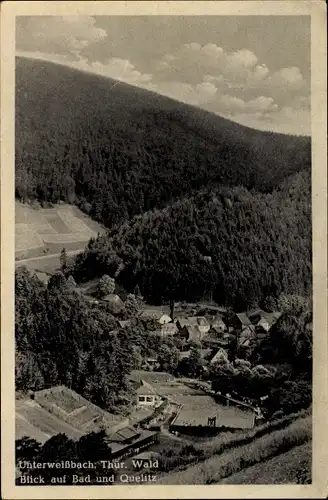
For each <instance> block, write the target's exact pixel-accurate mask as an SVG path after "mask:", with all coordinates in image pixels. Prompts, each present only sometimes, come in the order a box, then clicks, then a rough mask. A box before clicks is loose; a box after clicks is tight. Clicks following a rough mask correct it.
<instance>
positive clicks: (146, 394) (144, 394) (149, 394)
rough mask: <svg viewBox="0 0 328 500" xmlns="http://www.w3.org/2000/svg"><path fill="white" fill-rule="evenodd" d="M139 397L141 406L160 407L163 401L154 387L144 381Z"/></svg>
mask: <svg viewBox="0 0 328 500" xmlns="http://www.w3.org/2000/svg"><path fill="white" fill-rule="evenodd" d="M137 397H138V405H140V406H158V405H159V404H160V403H161V401H162V398H161V396H159V395H158V394H157V392H156V391H155V389H154V388H153V386H152V385H151V384H149V383H148V382H145V381H144V380H141V385H140V386H139V387H138V389H137Z"/></svg>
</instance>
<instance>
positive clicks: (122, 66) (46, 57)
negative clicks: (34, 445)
mask: <svg viewBox="0 0 328 500" xmlns="http://www.w3.org/2000/svg"><path fill="white" fill-rule="evenodd" d="M17 55H20V56H23V57H24V56H25V57H30V58H32V59H41V60H43V61H50V62H55V63H60V64H64V65H65V66H69V67H71V68H75V69H78V70H81V71H87V72H88V73H95V74H97V75H102V76H106V77H109V78H114V79H116V80H120V81H122V82H126V83H131V84H132V85H142V84H143V83H147V82H150V81H151V79H152V75H150V74H148V73H141V72H140V71H137V70H136V68H135V66H134V65H133V64H132V63H131V62H130V61H128V60H127V59H120V58H118V57H113V58H111V59H109V60H108V61H107V62H106V63H104V64H103V63H101V62H99V61H94V62H91V63H89V62H88V61H87V60H86V59H84V58H82V57H80V56H78V59H76V57H75V58H74V59H73V58H72V57H70V56H65V55H60V54H49V53H42V52H18V53H17ZM76 55H77V54H76Z"/></svg>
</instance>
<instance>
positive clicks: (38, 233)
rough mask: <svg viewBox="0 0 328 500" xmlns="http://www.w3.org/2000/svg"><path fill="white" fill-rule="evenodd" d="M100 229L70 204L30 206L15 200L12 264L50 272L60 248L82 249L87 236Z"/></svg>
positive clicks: (55, 262)
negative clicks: (48, 206)
mask: <svg viewBox="0 0 328 500" xmlns="http://www.w3.org/2000/svg"><path fill="white" fill-rule="evenodd" d="M102 233H104V229H103V227H102V226H101V225H100V224H98V223H97V222H95V221H93V220H92V219H90V217H88V216H87V215H85V214H83V213H82V212H81V211H80V210H79V209H78V208H77V207H75V206H74V205H68V204H64V203H63V204H58V205H54V206H52V207H51V208H40V207H37V208H34V207H32V206H30V205H28V204H24V203H21V202H19V201H16V202H15V260H16V266H19V265H26V266H27V267H28V268H30V269H38V270H43V271H47V272H53V271H54V270H55V269H56V268H57V267H58V266H59V256H58V254H60V252H61V251H62V249H63V248H65V250H66V251H67V252H68V253H69V252H71V253H72V254H74V253H77V252H78V251H82V250H83V249H84V247H85V246H86V244H87V243H88V241H89V240H90V238H93V237H97V235H98V234H102Z"/></svg>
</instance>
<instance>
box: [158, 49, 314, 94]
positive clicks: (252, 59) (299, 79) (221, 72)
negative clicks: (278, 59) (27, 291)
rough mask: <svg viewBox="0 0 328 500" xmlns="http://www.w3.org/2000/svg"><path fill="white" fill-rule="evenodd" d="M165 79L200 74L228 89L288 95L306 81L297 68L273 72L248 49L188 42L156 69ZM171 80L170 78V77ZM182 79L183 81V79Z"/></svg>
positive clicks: (208, 80) (165, 57) (176, 78)
mask: <svg viewBox="0 0 328 500" xmlns="http://www.w3.org/2000/svg"><path fill="white" fill-rule="evenodd" d="M157 69H158V70H159V72H160V74H162V76H163V78H166V79H167V80H168V79H172V80H179V79H182V78H185V75H186V74H189V75H197V78H198V80H199V79H201V78H204V81H206V82H212V83H214V84H215V85H217V86H219V87H221V88H222V89H225V90H234V91H240V92H245V91H258V92H260V93H264V92H266V93H270V92H273V93H274V94H275V95H276V96H278V95H286V93H287V92H288V93H290V92H292V91H295V90H299V89H301V88H302V87H303V86H304V85H305V81H304V78H303V75H302V73H301V71H300V69H299V68H298V67H296V66H291V67H286V68H281V69H279V70H277V71H275V72H273V73H270V70H269V68H268V67H267V65H266V64H264V63H260V62H259V61H258V58H257V56H256V55H255V54H254V53H253V52H252V51H250V50H248V49H245V48H243V49H240V50H237V51H235V52H226V51H225V50H224V49H223V48H222V47H219V46H218V45H215V44H213V43H212V44H207V45H203V46H202V45H200V44H199V43H189V44H185V45H183V46H181V47H180V48H178V49H177V50H176V51H175V52H174V53H172V54H166V55H165V56H163V58H162V59H161V60H160V62H159V64H158V68H157ZM169 77H170V78H169ZM180 77H181V78H180Z"/></svg>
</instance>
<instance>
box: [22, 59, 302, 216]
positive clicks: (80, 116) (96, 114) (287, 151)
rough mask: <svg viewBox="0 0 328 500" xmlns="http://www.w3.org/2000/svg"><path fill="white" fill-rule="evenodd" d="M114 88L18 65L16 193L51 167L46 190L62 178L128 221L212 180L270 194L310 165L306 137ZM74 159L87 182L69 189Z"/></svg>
mask: <svg viewBox="0 0 328 500" xmlns="http://www.w3.org/2000/svg"><path fill="white" fill-rule="evenodd" d="M114 83H117V82H114V81H113V80H110V79H107V78H103V77H100V76H96V75H91V74H87V73H82V72H78V71H76V70H73V69H70V68H66V67H63V66H59V65H55V64H52V63H47V62H44V61H35V60H34V61H33V60H29V59H24V58H23V59H20V58H18V59H17V66H16V174H17V177H16V187H17V186H20V187H21V188H23V187H24V186H26V182H28V183H31V184H33V185H34V189H36V187H37V185H38V184H40V183H41V185H44V184H47V182H48V181H49V182H50V180H51V179H52V178H53V167H54V164H56V181H55V183H54V185H56V186H58V185H59V188H58V192H61V193H62V195H63V196H65V192H66V191H65V189H66V186H62V185H61V184H62V183H63V182H66V181H67V177H64V176H69V177H70V178H72V179H73V181H74V182H75V191H76V193H77V197H78V201H81V196H82V197H84V196H85V197H86V198H87V199H88V201H90V202H91V203H93V202H94V197H95V195H97V196H98V193H99V192H100V195H99V196H100V198H101V197H105V198H108V197H109V198H110V199H111V200H112V203H111V204H110V206H113V207H114V208H115V210H116V212H118V211H120V210H121V206H124V207H125V206H126V211H124V210H125V209H124V210H123V211H122V213H121V215H120V217H124V216H125V217H126V216H128V217H131V216H132V215H135V214H137V213H141V212H143V211H144V210H147V209H151V208H153V207H156V206H165V205H166V204H168V203H170V201H171V200H172V199H176V198H179V197H181V196H186V195H188V194H189V193H191V192H192V191H194V190H198V189H199V188H200V187H202V186H203V187H204V186H207V185H209V184H210V185H212V183H219V184H229V185H235V184H243V185H245V186H247V187H252V186H255V187H257V188H258V189H266V188H270V187H271V186H274V185H276V184H277V183H279V182H280V181H281V180H282V179H283V178H285V177H286V176H287V175H288V174H290V173H293V172H295V171H299V170H300V169H302V168H306V167H309V165H310V139H309V138H307V137H293V136H287V135H286V136H285V135H280V134H273V133H267V132H260V131H256V130H253V129H250V128H247V127H244V126H241V125H238V124H236V123H233V122H231V121H229V120H226V119H224V118H222V117H219V116H217V115H215V114H213V113H209V112H205V111H203V110H200V109H198V108H195V107H193V106H189V105H185V104H182V103H178V102H177V101H174V100H172V99H169V98H166V97H164V96H160V95H158V94H155V93H152V92H149V91H146V90H144V89H139V88H136V87H132V86H129V85H127V84H124V83H119V84H118V85H115V87H114V88H113V87H112V86H113V84H114ZM81 162H82V163H85V162H87V163H88V166H87V167H86V166H85V165H84V166H83V169H84V170H83V172H84V174H83V175H86V176H87V177H88V178H87V179H85V185H84V186H81V184H79V187H78V188H77V184H78V183H79V182H80V181H81V171H80V170H79V168H80V166H81ZM89 162H90V164H89ZM85 169H86V170H87V171H86V170H85ZM88 169H90V171H89V170H88ZM62 171H63V172H62ZM100 171H101V176H102V179H101V182H100V183H99V182H98V181H99V177H97V173H99V172H100ZM26 176H27V177H28V181H27V180H26ZM64 179H65V180H64ZM45 181H46V182H45ZM73 184H74V183H73ZM103 186H106V188H105V192H104V193H101V188H102V187H103ZM63 193H64V194H63ZM33 196H35V192H34V195H32V197H33ZM103 201H104V200H103V199H102V198H101V199H100V203H103ZM98 202H99V200H98ZM115 204H116V205H115ZM114 208H113V213H114ZM93 210H94V213H96V211H97V209H96V207H93ZM108 210H109V211H110V208H109V209H107V212H108ZM107 212H106V211H105V212H104V211H103V212H102V216H103V217H104V213H107ZM123 212H124V213H123ZM113 217H114V216H113ZM113 217H112V218H113ZM98 220H99V217H98ZM108 220H110V217H109V219H108ZM107 222H108V221H107Z"/></svg>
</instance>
